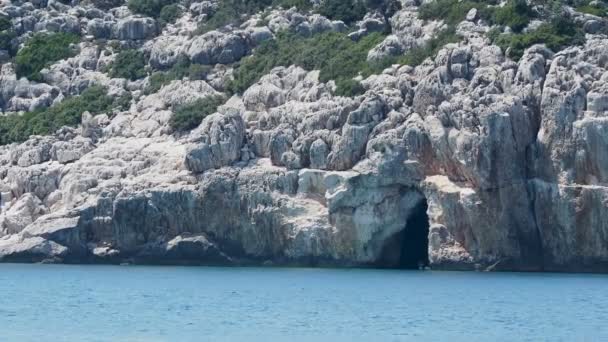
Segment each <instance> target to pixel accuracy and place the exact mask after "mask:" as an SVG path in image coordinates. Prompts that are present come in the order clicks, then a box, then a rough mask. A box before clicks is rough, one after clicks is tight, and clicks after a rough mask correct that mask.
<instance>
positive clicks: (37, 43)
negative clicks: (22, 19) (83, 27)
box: [15, 33, 80, 81]
mask: <svg viewBox="0 0 608 342" xmlns="http://www.w3.org/2000/svg"><path fill="white" fill-rule="evenodd" d="M79 40H80V38H79V37H78V36H77V35H75V34H71V33H37V34H35V35H34V36H33V37H31V38H30V39H29V40H28V41H27V42H26V43H25V46H24V47H23V48H22V49H21V50H19V52H18V53H17V56H16V57H15V64H16V66H17V76H18V77H27V78H28V79H30V80H33V81H41V80H42V77H41V76H40V74H39V72H40V70H42V69H43V68H45V67H47V66H49V65H50V64H52V63H54V62H56V61H58V60H61V59H64V58H68V57H71V56H74V54H75V53H74V50H73V49H72V48H71V47H70V45H71V44H75V43H78V42H79Z"/></svg>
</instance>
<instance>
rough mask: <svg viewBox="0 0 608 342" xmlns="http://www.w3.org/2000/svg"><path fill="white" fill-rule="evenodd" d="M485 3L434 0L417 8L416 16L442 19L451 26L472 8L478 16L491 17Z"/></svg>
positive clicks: (467, 0)
mask: <svg viewBox="0 0 608 342" xmlns="http://www.w3.org/2000/svg"><path fill="white" fill-rule="evenodd" d="M487 3H488V2H478V1H474V0H435V1H432V2H428V3H426V4H423V5H422V6H420V7H419V8H418V18H420V19H424V20H443V21H444V22H445V23H446V24H448V25H450V26H452V25H456V24H458V23H459V22H461V21H463V20H464V19H465V18H466V16H467V13H469V11H470V10H471V9H472V8H476V9H477V15H478V16H479V17H481V18H484V19H488V18H490V17H491V15H492V12H491V10H490V9H489V7H488V5H487Z"/></svg>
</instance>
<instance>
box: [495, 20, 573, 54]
mask: <svg viewBox="0 0 608 342" xmlns="http://www.w3.org/2000/svg"><path fill="white" fill-rule="evenodd" d="M490 38H491V39H492V40H493V42H494V44H496V45H498V46H500V47H501V48H502V49H503V51H506V50H507V49H510V53H509V57H512V58H514V59H516V60H518V59H519V58H521V56H522V55H523V53H524V50H525V49H527V48H529V47H530V46H532V45H534V44H545V45H546V46H547V47H548V48H549V49H551V50H552V51H554V52H557V51H560V50H562V49H563V48H565V47H567V46H570V45H581V44H584V42H585V34H584V32H583V31H582V29H581V28H580V27H578V26H577V25H576V24H575V23H574V21H572V19H571V18H568V17H567V16H557V17H555V18H553V19H552V20H551V21H550V22H548V23H545V24H542V25H541V26H540V27H538V28H537V29H536V30H534V31H531V32H526V33H512V34H493V35H490Z"/></svg>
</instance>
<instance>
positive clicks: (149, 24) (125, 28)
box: [112, 16, 158, 40]
mask: <svg viewBox="0 0 608 342" xmlns="http://www.w3.org/2000/svg"><path fill="white" fill-rule="evenodd" d="M157 32H158V27H157V24H156V21H155V20H154V19H152V18H147V17H138V16H132V17H127V18H123V19H121V20H119V21H118V22H117V23H116V26H115V27H114V28H113V32H112V34H113V35H114V37H116V38H117V39H120V40H142V39H148V38H152V37H154V36H155V35H156V34H157Z"/></svg>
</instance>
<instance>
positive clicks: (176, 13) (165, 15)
mask: <svg viewBox="0 0 608 342" xmlns="http://www.w3.org/2000/svg"><path fill="white" fill-rule="evenodd" d="M181 15H182V10H181V8H180V7H179V6H178V5H177V4H171V5H167V6H165V7H163V8H162V9H161V10H160V15H159V18H158V21H159V23H160V24H161V25H162V26H165V25H167V24H173V23H175V21H176V20H177V19H178V18H179V17H180V16H181Z"/></svg>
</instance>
